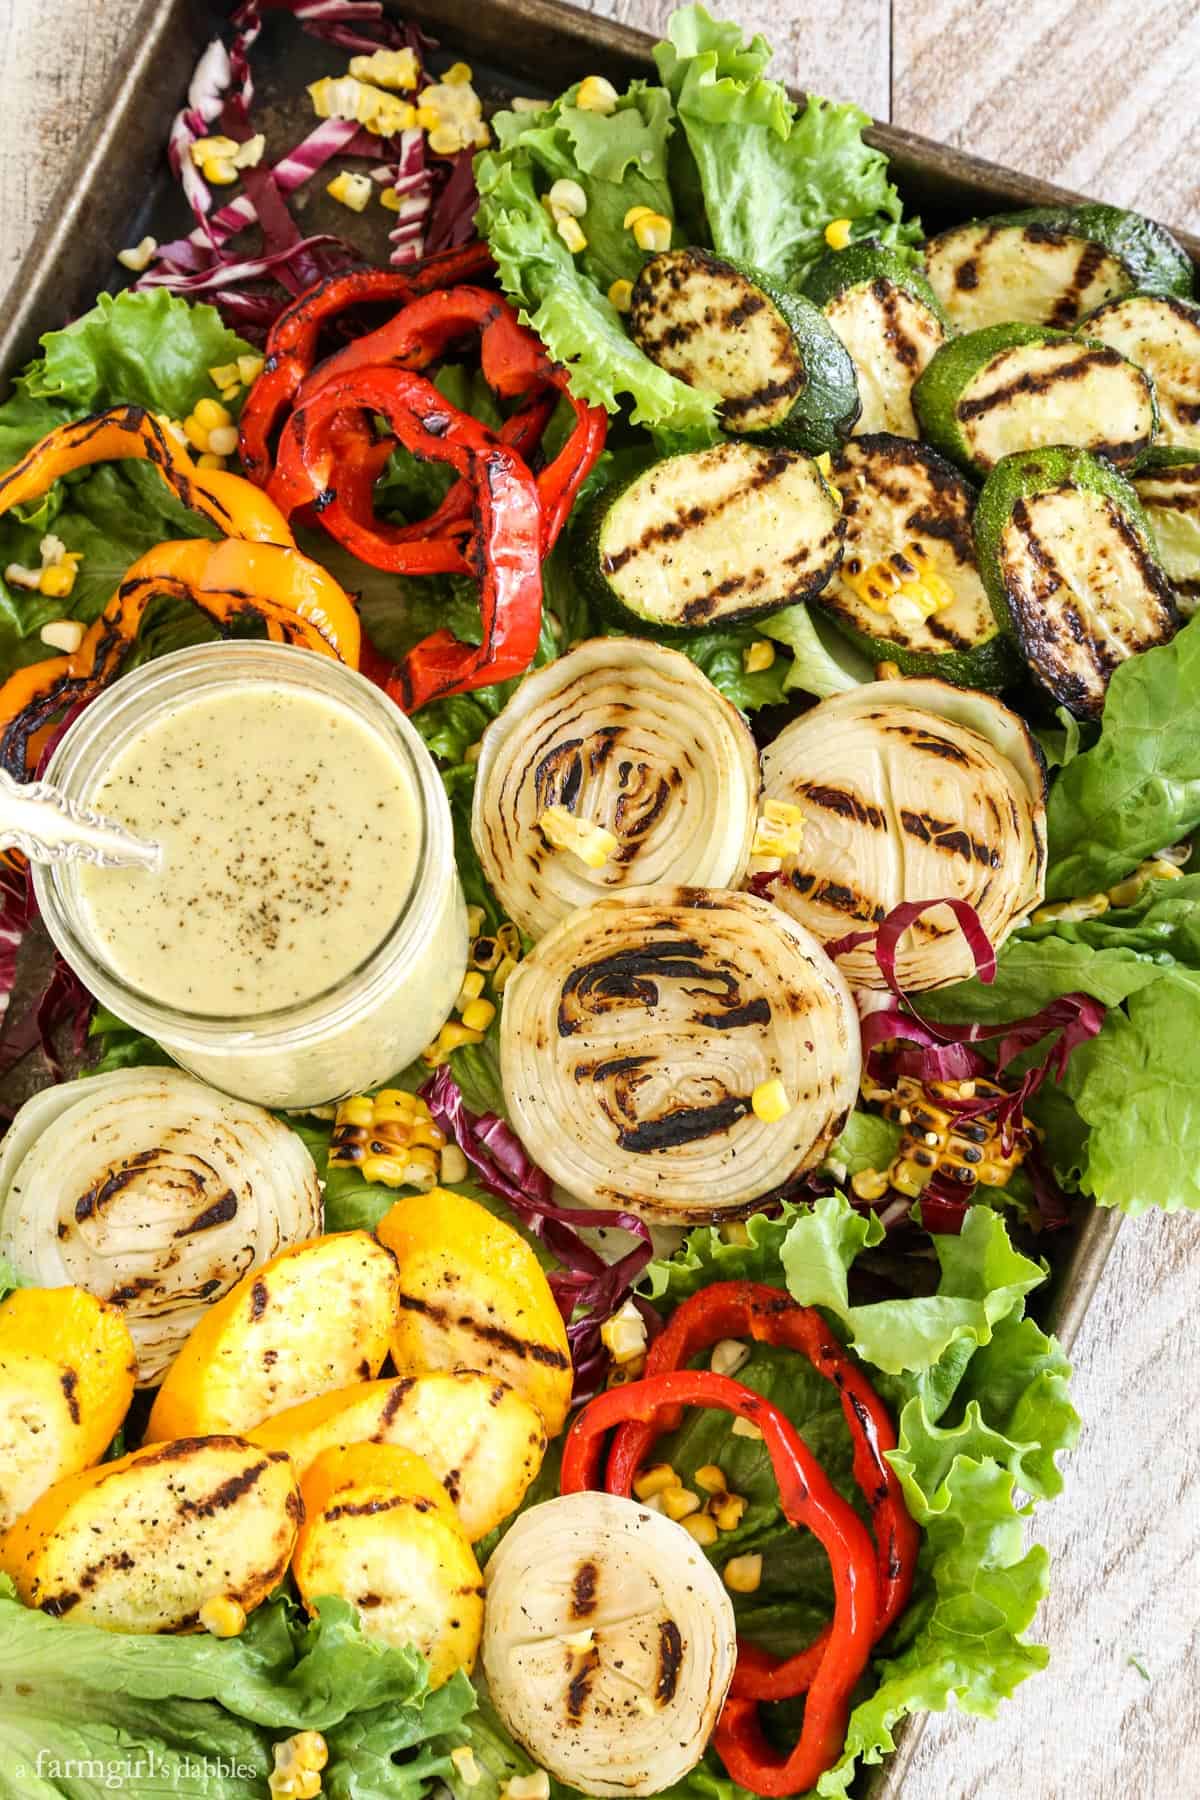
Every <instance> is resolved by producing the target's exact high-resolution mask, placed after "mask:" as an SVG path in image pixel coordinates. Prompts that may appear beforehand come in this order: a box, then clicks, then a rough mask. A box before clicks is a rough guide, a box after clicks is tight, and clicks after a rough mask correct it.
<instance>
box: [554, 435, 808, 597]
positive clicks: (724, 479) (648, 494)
mask: <svg viewBox="0 0 1200 1800" xmlns="http://www.w3.org/2000/svg"><path fill="white" fill-rule="evenodd" d="M842 532H843V525H842V519H841V515H840V513H839V510H838V502H837V496H836V495H835V494H834V493H833V491H832V489H831V488H830V487H829V485H828V483H827V482H826V481H825V479H824V477H823V476H822V474H821V471H820V470H819V469H818V468H817V465H816V463H815V462H813V461H812V459H811V457H808V456H803V455H801V454H800V452H799V451H796V450H787V449H785V448H783V447H782V446H781V445H772V446H770V447H769V448H768V447H767V446H765V445H761V444H748V443H745V442H744V441H742V440H740V439H731V440H730V441H729V442H728V443H724V444H715V445H713V446H712V448H711V449H707V450H692V451H687V452H685V453H684V454H683V455H680V456H668V457H665V458H664V459H663V460H662V461H661V462H656V463H653V464H651V466H650V467H649V468H648V469H643V470H642V471H640V472H639V473H638V474H635V475H634V476H633V477H632V478H631V479H630V480H628V481H627V482H625V483H624V484H621V485H618V484H616V483H614V484H613V485H612V486H611V487H609V488H606V489H605V490H604V491H603V492H602V493H600V494H599V495H597V497H596V499H595V501H593V503H592V506H591V508H590V509H589V512H588V514H587V515H586V516H585V518H584V521H583V523H582V526H581V528H580V535H579V539H578V542H579V545H580V553H579V560H578V572H579V575H580V578H581V580H582V581H583V582H584V584H585V586H586V587H587V588H588V590H589V591H590V593H591V594H592V596H593V598H594V599H595V600H596V601H597V602H598V603H599V604H600V605H601V607H603V608H604V609H605V610H606V611H608V612H609V613H610V614H611V613H614V612H615V614H616V615H617V617H618V618H620V617H622V616H624V619H625V622H626V623H628V619H629V616H630V615H632V617H633V618H634V619H636V620H637V621H638V623H639V624H640V625H642V626H643V627H644V626H646V625H651V626H654V627H655V628H656V629H657V630H659V631H661V630H663V629H666V630H689V629H695V628H698V627H701V626H712V625H718V624H721V625H728V624H731V623H732V622H733V621H734V620H736V619H744V618H749V617H750V616H752V615H753V614H755V613H762V612H774V611H776V609H777V608H779V607H781V606H788V605H790V604H791V602H792V601H793V600H807V599H809V598H810V597H811V596H812V595H813V594H817V593H819V592H820V590H821V589H822V588H823V587H824V586H825V583H826V582H827V581H828V580H829V577H830V576H831V575H832V573H833V571H834V569H835V568H836V567H837V565H838V563H839V561H840V560H841V555H842Z"/></svg>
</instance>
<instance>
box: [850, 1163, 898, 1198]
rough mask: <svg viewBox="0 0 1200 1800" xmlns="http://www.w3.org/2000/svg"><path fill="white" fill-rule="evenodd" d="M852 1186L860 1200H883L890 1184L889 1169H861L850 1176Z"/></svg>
mask: <svg viewBox="0 0 1200 1800" xmlns="http://www.w3.org/2000/svg"><path fill="white" fill-rule="evenodd" d="M850 1186H851V1187H852V1188H853V1189H854V1192H855V1193H856V1194H857V1195H858V1198H859V1199H860V1200H882V1199H883V1196H884V1195H885V1194H886V1193H887V1191H888V1186H889V1182H888V1177H887V1171H886V1170H884V1169H859V1170H857V1171H856V1173H855V1174H853V1175H852V1176H851V1177H850Z"/></svg>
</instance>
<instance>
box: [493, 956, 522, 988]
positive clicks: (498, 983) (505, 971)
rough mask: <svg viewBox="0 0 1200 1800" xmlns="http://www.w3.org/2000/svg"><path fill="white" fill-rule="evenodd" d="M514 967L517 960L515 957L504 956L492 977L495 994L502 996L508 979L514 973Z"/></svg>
mask: <svg viewBox="0 0 1200 1800" xmlns="http://www.w3.org/2000/svg"><path fill="white" fill-rule="evenodd" d="M516 967H517V959H516V957H515V956H506V957H505V958H504V960H503V961H502V962H501V963H500V965H499V967H498V968H497V970H496V973H495V974H494V975H493V976H492V987H493V989H494V991H495V992H496V993H497V994H502V993H503V992H504V990H505V988H506V987H507V986H508V983H509V981H510V979H511V978H512V976H513V975H514V974H515V972H516Z"/></svg>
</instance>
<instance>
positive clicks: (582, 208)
mask: <svg viewBox="0 0 1200 1800" xmlns="http://www.w3.org/2000/svg"><path fill="white" fill-rule="evenodd" d="M542 205H543V206H544V207H545V209H546V211H547V212H548V213H549V214H550V217H551V218H552V219H553V220H554V228H555V230H556V231H557V232H558V235H559V237H560V238H561V239H562V241H563V243H564V244H565V245H566V246H567V249H568V250H569V251H570V252H571V255H572V256H578V254H579V252H580V251H581V250H586V249H587V234H586V232H585V231H584V229H583V226H582V225H581V224H580V223H579V221H580V219H582V218H583V216H584V214H585V213H586V212H587V209H588V199H587V194H586V193H585V192H584V190H583V188H582V187H581V186H580V184H579V182H577V181H572V180H570V179H569V178H568V177H567V176H562V177H560V179H559V180H558V181H556V182H555V183H554V185H553V187H551V189H550V191H549V193H546V194H543V195H542ZM629 292H630V294H631V295H632V293H633V289H632V287H631V288H630V290H629Z"/></svg>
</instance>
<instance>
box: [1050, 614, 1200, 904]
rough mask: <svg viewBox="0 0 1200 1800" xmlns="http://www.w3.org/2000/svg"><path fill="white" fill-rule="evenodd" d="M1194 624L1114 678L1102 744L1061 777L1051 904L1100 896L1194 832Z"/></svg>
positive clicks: (1198, 765)
mask: <svg viewBox="0 0 1200 1800" xmlns="http://www.w3.org/2000/svg"><path fill="white" fill-rule="evenodd" d="M1198 707H1200V623H1198V622H1197V620H1195V619H1193V620H1191V621H1190V623H1188V624H1187V625H1185V626H1184V627H1183V629H1182V631H1180V632H1179V633H1178V634H1177V635H1176V636H1175V637H1174V638H1172V640H1171V642H1170V643H1169V644H1162V645H1160V646H1159V647H1158V648H1157V649H1154V650H1146V651H1144V652H1143V653H1142V655H1140V656H1131V657H1130V658H1129V659H1128V661H1127V662H1123V663H1121V664H1120V666H1119V667H1118V668H1117V670H1116V671H1115V673H1114V675H1113V678H1112V681H1111V682H1110V683H1109V688H1108V695H1107V698H1106V700H1105V702H1104V714H1103V717H1102V720H1101V729H1100V736H1099V739H1098V741H1097V742H1096V743H1095V744H1094V745H1093V746H1092V748H1091V749H1089V750H1084V751H1081V752H1080V754H1079V755H1078V756H1076V757H1074V758H1073V759H1072V760H1071V761H1070V762H1069V763H1068V764H1067V766H1066V768H1065V769H1063V770H1062V772H1061V774H1060V775H1059V776H1058V778H1057V780H1056V781H1055V783H1054V786H1053V788H1052V789H1051V792H1050V802H1049V806H1048V808H1047V815H1046V818H1047V829H1048V834H1049V852H1050V862H1049V867H1048V871H1047V875H1046V894H1047V897H1048V898H1049V899H1051V900H1069V899H1071V898H1073V897H1075V896H1076V895H1081V894H1092V893H1095V892H1097V891H1105V890H1107V889H1108V888H1110V887H1112V885H1113V883H1114V882H1117V881H1119V880H1120V879H1121V877H1122V876H1123V875H1128V874H1129V872H1130V871H1131V870H1132V869H1135V868H1136V867H1137V865H1138V863H1139V862H1141V861H1142V859H1143V858H1144V857H1147V856H1150V855H1152V854H1153V853H1154V851H1156V850H1162V849H1165V848H1166V846H1167V845H1169V844H1174V843H1177V842H1178V841H1179V839H1180V838H1184V837H1186V836H1187V835H1188V833H1189V832H1191V831H1194V830H1195V829H1196V827H1197V826H1200V735H1198V734H1197V732H1196V729H1195V715H1196V711H1197V708H1198Z"/></svg>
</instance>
